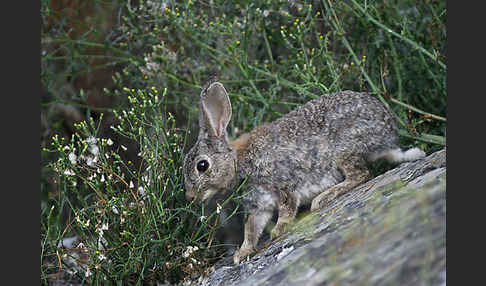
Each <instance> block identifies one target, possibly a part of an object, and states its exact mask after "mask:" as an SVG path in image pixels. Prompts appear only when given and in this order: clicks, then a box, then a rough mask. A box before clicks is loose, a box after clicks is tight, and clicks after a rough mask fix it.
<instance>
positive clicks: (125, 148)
mask: <svg viewBox="0 0 486 286" xmlns="http://www.w3.org/2000/svg"><path fill="white" fill-rule="evenodd" d="M120 147H121V148H122V149H123V151H127V149H128V148H127V147H125V146H123V145H120Z"/></svg>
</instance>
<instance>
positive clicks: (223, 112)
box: [183, 82, 236, 202]
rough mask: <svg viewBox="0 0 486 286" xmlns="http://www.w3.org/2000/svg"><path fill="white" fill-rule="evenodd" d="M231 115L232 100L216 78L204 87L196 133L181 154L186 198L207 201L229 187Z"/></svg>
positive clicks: (232, 175) (232, 152) (233, 153)
mask: <svg viewBox="0 0 486 286" xmlns="http://www.w3.org/2000/svg"><path fill="white" fill-rule="evenodd" d="M230 119H231V103H230V100H229V97H228V94H227V93H226V90H225V89H224V87H223V85H222V84H221V83H219V82H213V83H211V84H209V85H208V86H207V87H205V88H203V90H202V92H201V97H200V101H199V136H198V138H197V142H196V143H195V144H194V146H193V147H192V148H191V150H189V152H188V153H187V154H186V156H185V158H184V167H183V170H184V184H185V188H186V198H187V199H188V200H193V199H195V200H196V201H198V202H201V201H206V200H208V199H210V198H211V197H213V196H214V195H216V194H217V193H222V192H224V191H226V190H227V189H229V188H231V187H232V184H233V183H234V179H235V167H236V166H235V164H236V151H235V150H234V149H233V148H232V147H231V145H230V143H229V141H228V136H227V133H226V127H227V126H228V123H229V121H230Z"/></svg>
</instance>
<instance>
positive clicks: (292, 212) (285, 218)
mask: <svg viewBox="0 0 486 286" xmlns="http://www.w3.org/2000/svg"><path fill="white" fill-rule="evenodd" d="M279 195H280V196H279V200H278V220H277V224H276V225H275V226H274V227H273V229H272V232H271V233H270V235H271V238H272V239H274V238H276V237H278V236H280V235H281V234H282V233H284V231H285V228H286V226H287V225H288V224H289V223H291V222H292V221H293V220H294V219H295V216H296V215H297V210H298V207H299V200H298V197H297V196H296V195H295V192H287V191H281V192H280V194H279Z"/></svg>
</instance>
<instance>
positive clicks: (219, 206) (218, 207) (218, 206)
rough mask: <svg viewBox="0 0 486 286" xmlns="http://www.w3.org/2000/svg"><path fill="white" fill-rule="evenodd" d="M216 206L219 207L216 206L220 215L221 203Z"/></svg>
mask: <svg viewBox="0 0 486 286" xmlns="http://www.w3.org/2000/svg"><path fill="white" fill-rule="evenodd" d="M216 205H217V206H216V213H217V214H219V213H220V212H221V209H222V207H221V205H220V204H219V203H216Z"/></svg>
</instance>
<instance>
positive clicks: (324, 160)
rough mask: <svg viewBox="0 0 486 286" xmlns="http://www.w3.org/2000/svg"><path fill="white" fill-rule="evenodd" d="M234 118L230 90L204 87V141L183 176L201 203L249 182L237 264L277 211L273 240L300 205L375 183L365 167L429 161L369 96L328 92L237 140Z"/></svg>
mask: <svg viewBox="0 0 486 286" xmlns="http://www.w3.org/2000/svg"><path fill="white" fill-rule="evenodd" d="M231 114H232V109H231V102H230V99H229V97H228V94H227V92H226V89H225V88H224V86H223V85H222V84H221V83H220V82H217V81H209V82H208V83H206V84H205V86H203V88H202V91H201V95H200V101H199V134H198V138H197V141H196V143H195V144H194V146H193V147H192V148H191V149H190V150H189V151H188V152H187V154H186V155H185V158H184V163H183V174H184V186H185V189H186V198H187V199H188V200H196V201H197V202H205V201H208V200H210V199H211V198H212V197H213V196H214V195H215V194H218V193H220V192H225V191H227V190H231V189H233V188H235V187H237V186H238V185H239V184H240V183H241V182H242V181H243V180H244V179H245V178H246V179H247V185H246V189H245V191H244V195H243V198H242V205H243V208H244V209H245V225H244V238H243V243H242V244H241V247H240V248H239V249H237V250H236V252H235V253H234V255H233V262H234V263H235V264H239V263H240V261H242V260H243V259H245V258H246V257H247V256H249V255H250V254H253V253H254V252H255V251H256V246H257V243H258V240H259V238H260V236H261V234H262V232H263V230H264V228H265V226H266V225H267V223H268V222H269V220H270V219H271V218H272V215H273V212H274V210H278V219H277V223H276V225H275V226H274V228H273V229H272V231H271V238H272V239H274V238H275V237H278V236H279V235H281V234H282V233H283V232H284V229H285V227H286V225H288V224H289V223H291V222H292V221H293V220H294V218H295V216H296V214H297V210H298V207H299V206H300V205H303V204H309V203H310V204H311V211H316V210H318V209H320V208H323V207H325V206H326V205H327V204H328V203H329V202H330V201H332V200H334V199H335V198H336V197H337V196H339V195H342V194H344V193H346V192H347V191H349V190H351V189H353V188H354V187H356V186H358V185H360V184H362V183H364V182H366V181H367V180H369V179H370V172H369V170H368V169H367V165H366V163H367V162H373V161H376V160H378V159H380V158H383V159H385V160H387V161H389V162H393V163H400V162H404V161H413V160H417V159H420V158H423V157H425V152H424V151H422V150H421V149H419V148H416V147H415V148H412V149H409V150H407V151H402V150H401V149H400V147H399V145H398V141H399V137H398V128H397V126H396V122H395V119H394V115H393V113H391V112H390V111H389V110H388V109H387V107H385V106H384V105H383V104H382V103H381V102H380V101H379V100H378V99H377V98H375V97H374V96H372V95H370V94H368V93H364V92H354V91H341V92H337V93H333V94H325V95H322V96H321V97H320V98H317V99H313V100H310V101H309V102H307V103H305V104H304V105H301V106H299V107H297V108H296V109H294V110H293V111H291V112H289V113H288V114H286V115H284V116H283V117H281V118H278V119H276V120H275V121H273V122H270V123H265V124H263V125H260V126H258V127H256V128H255V129H253V130H252V131H251V132H249V133H245V134H243V135H241V136H240V137H239V138H237V139H235V140H230V139H229V138H228V133H227V131H226V128H227V126H228V123H229V122H230V120H231Z"/></svg>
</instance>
